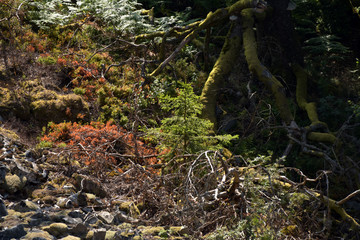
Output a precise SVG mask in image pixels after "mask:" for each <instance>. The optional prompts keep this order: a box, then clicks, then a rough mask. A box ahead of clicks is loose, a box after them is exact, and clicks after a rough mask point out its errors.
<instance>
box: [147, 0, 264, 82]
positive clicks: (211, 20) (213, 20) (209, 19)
mask: <svg viewBox="0 0 360 240" xmlns="http://www.w3.org/2000/svg"><path fill="white" fill-rule="evenodd" d="M257 2H258V1H257V0H240V1H238V2H236V3H235V4H233V5H232V6H230V7H227V8H221V9H218V10H216V11H215V12H210V13H209V14H208V15H207V16H206V18H205V19H204V20H202V21H201V22H200V24H199V25H198V26H197V27H196V28H194V30H193V31H191V32H190V33H189V34H188V35H187V36H186V37H185V38H184V39H183V40H182V41H181V43H180V44H179V46H178V47H177V48H176V49H175V51H174V52H173V53H171V55H170V56H169V57H167V58H166V59H165V60H164V61H163V62H162V63H161V64H160V65H159V66H158V67H157V68H156V69H155V70H154V71H153V72H152V73H151V74H150V76H149V77H150V78H152V77H155V76H157V75H158V74H159V73H160V72H161V71H162V70H163V69H164V67H165V66H166V65H167V64H168V63H169V62H170V61H171V60H172V59H174V57H175V56H176V55H177V54H178V53H179V52H180V50H181V49H182V48H183V47H184V46H185V45H186V44H188V43H189V42H191V41H192V40H193V39H194V38H195V37H196V36H197V35H198V33H199V32H200V31H202V30H204V29H207V28H209V27H211V26H213V25H215V24H217V23H219V22H221V20H223V19H226V18H229V17H230V16H231V15H233V14H237V13H240V12H241V10H243V9H246V8H250V9H252V8H254V7H256V4H257ZM164 34H165V33H163V34H162V35H161V36H163V35H164Z"/></svg>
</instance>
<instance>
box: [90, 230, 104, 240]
mask: <svg viewBox="0 0 360 240" xmlns="http://www.w3.org/2000/svg"><path fill="white" fill-rule="evenodd" d="M105 236H106V229H105V228H101V229H96V230H94V235H93V238H92V239H93V240H105Z"/></svg>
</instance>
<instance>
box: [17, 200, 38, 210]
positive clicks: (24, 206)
mask: <svg viewBox="0 0 360 240" xmlns="http://www.w3.org/2000/svg"><path fill="white" fill-rule="evenodd" d="M13 209H14V210H15V211H18V212H30V211H37V210H39V209H40V207H39V206H38V205H37V204H36V203H33V202H32V201H29V200H22V201H20V202H18V203H16V204H15V205H14V206H13Z"/></svg>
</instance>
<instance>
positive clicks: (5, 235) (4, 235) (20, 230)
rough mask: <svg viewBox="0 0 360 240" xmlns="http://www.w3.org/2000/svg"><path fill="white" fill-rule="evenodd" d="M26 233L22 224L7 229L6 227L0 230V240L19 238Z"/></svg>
mask: <svg viewBox="0 0 360 240" xmlns="http://www.w3.org/2000/svg"><path fill="white" fill-rule="evenodd" d="M25 235H26V232H25V230H24V226H23V225H21V224H20V225H18V226H16V227H13V228H9V229H6V230H4V231H1V232H0V239H2V240H7V239H9V240H10V239H13V238H15V239H19V238H21V237H23V236H25Z"/></svg>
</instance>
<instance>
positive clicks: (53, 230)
mask: <svg viewBox="0 0 360 240" xmlns="http://www.w3.org/2000/svg"><path fill="white" fill-rule="evenodd" d="M42 230H44V231H47V232H48V233H50V234H51V235H53V236H55V237H61V236H65V235H67V233H68V231H69V229H68V227H67V225H66V224H65V223H52V224H50V225H49V226H46V227H43V228H42Z"/></svg>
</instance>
